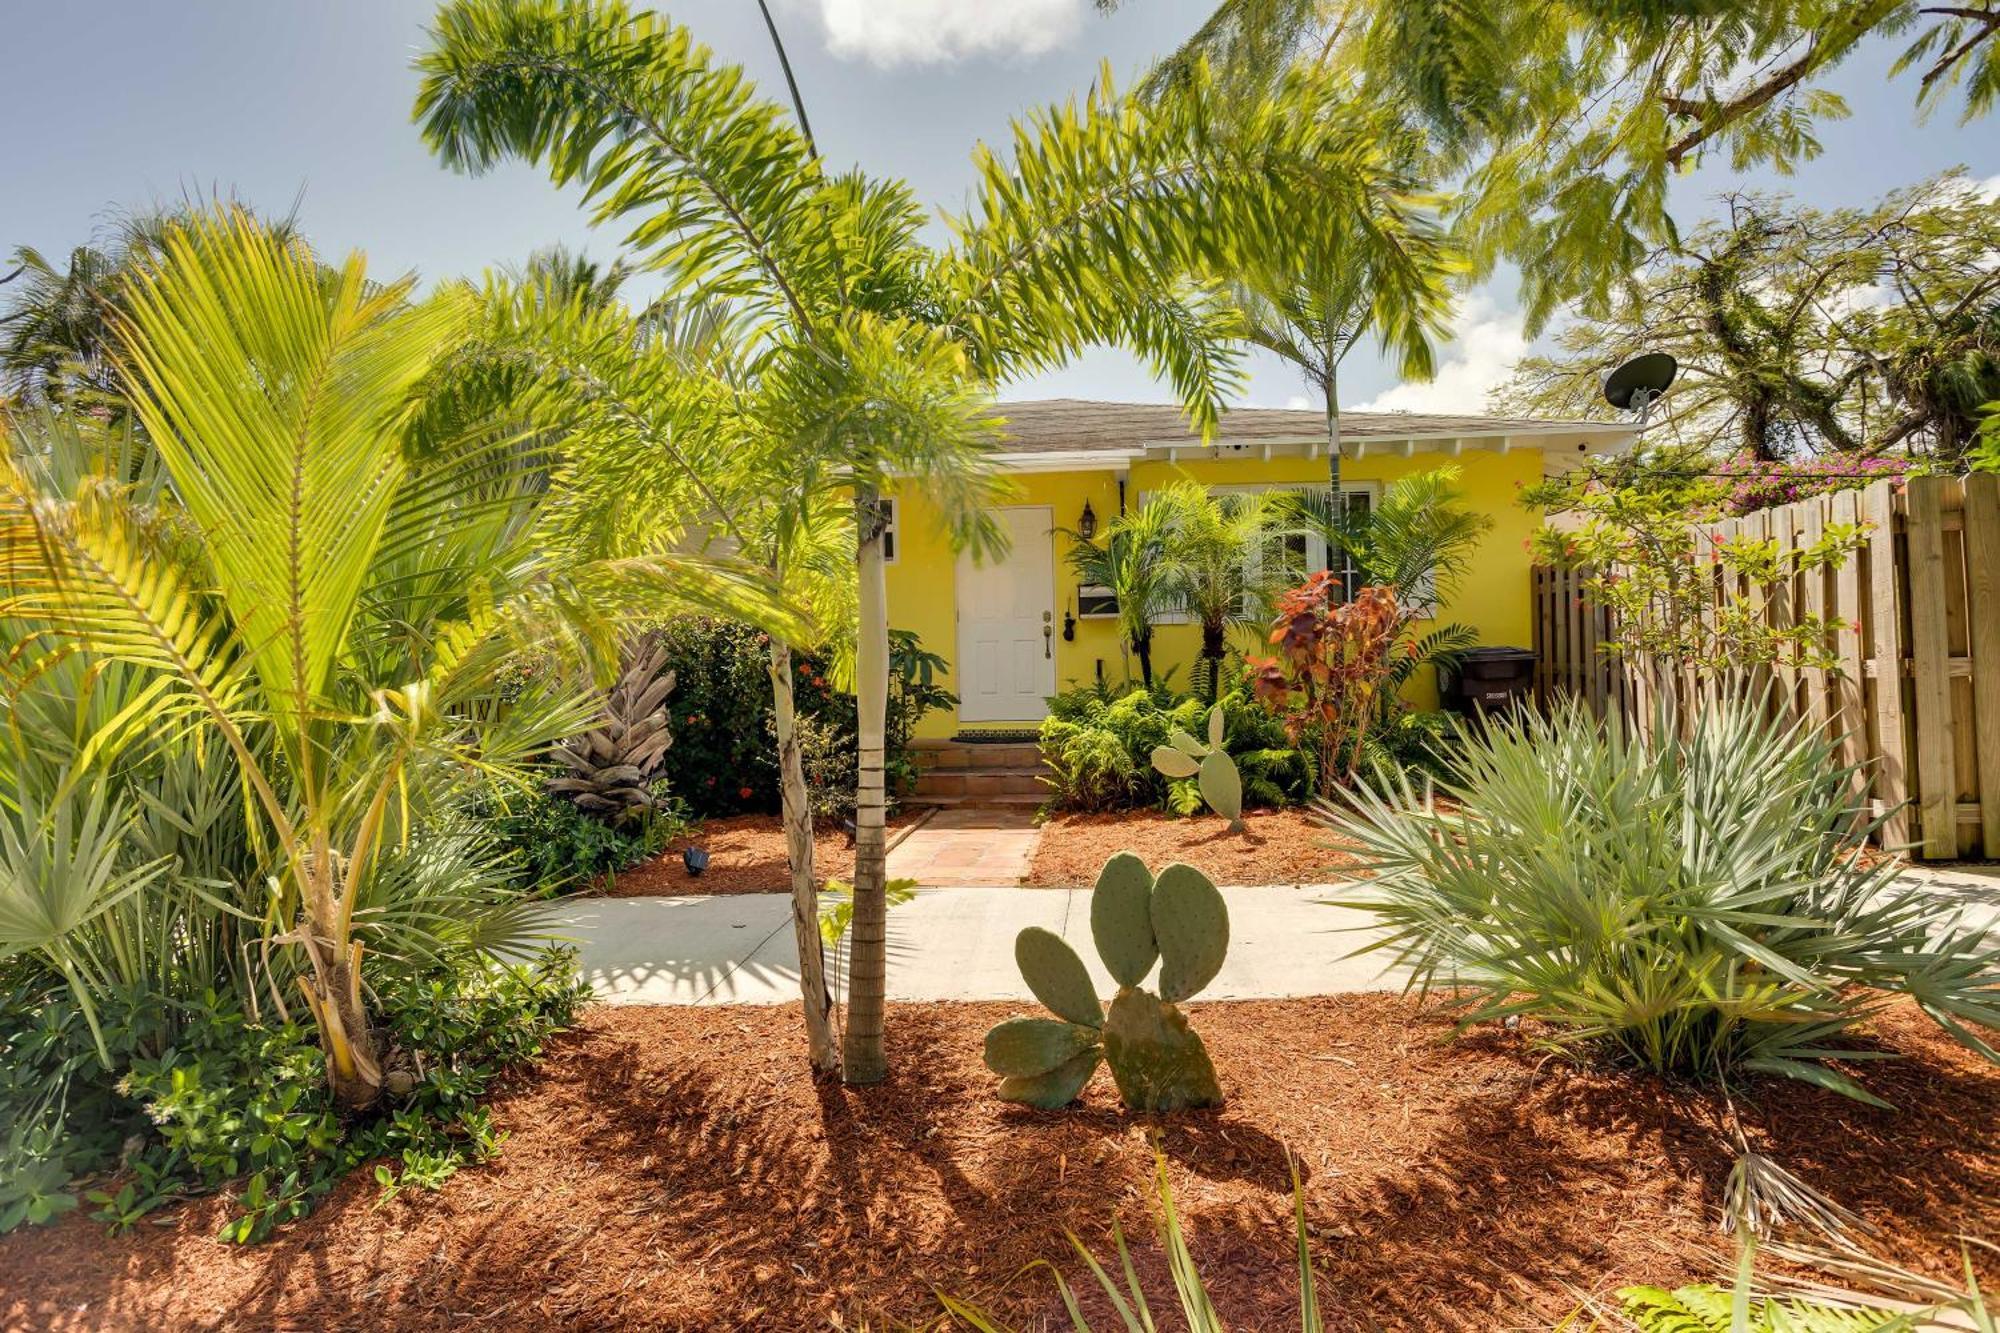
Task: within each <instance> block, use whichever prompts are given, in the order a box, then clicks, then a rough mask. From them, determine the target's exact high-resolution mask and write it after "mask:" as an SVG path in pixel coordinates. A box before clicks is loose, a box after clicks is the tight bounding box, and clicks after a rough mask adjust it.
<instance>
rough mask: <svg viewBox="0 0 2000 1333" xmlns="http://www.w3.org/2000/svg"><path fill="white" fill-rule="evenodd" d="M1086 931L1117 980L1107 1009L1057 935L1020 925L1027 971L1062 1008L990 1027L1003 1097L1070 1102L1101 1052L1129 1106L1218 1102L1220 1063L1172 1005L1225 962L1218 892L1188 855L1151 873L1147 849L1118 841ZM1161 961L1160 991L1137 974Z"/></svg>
mask: <svg viewBox="0 0 2000 1333" xmlns="http://www.w3.org/2000/svg"><path fill="white" fill-rule="evenodd" d="M1090 934H1091V938H1092V940H1094V941H1095V942H1096V945H1097V954H1098V957H1099V959H1100V960H1101V961H1102V962H1103V963H1104V966H1105V968H1106V969H1107V970H1108V971H1109V972H1110V973H1111V977H1112V980H1114V981H1116V982H1117V983H1118V993H1117V995H1116V996H1114V997H1113V999H1112V1001H1111V1008H1110V1011H1109V1012H1108V1013H1107V1012H1106V1010H1105V1008H1104V1006H1103V1004H1102V1003H1101V1002H1100V1001H1099V1000H1098V998H1097V991H1096V988H1095V987H1094V986H1093V985H1092V983H1091V980H1090V973H1089V971H1088V970H1087V969H1086V968H1085V967H1084V965H1083V960H1082V959H1081V958H1078V957H1077V956H1076V951H1075V950H1074V949H1072V948H1070V947H1069V945H1068V943H1066V942H1065V941H1064V940H1063V938H1062V937H1061V936H1060V935H1057V934H1056V933H1055V932H1054V931H1050V930H1044V929H1042V928H1041V927H1040V926H1030V927H1028V928H1027V929H1026V930H1023V931H1022V932H1021V933H1020V934H1019V935H1018V936H1017V937H1015V940H1014V960H1015V961H1016V962H1017V963H1019V964H1020V967H1021V976H1022V977H1023V979H1025V980H1026V981H1027V983H1028V988H1029V989H1030V990H1032V991H1033V992H1034V993H1035V998H1036V999H1038V1000H1040V1001H1041V1002H1042V1003H1043V1004H1044V1005H1046V1006H1047V1007H1048V1008H1049V1010H1050V1012H1052V1013H1054V1014H1055V1015H1056V1017H1055V1018H1010V1019H1008V1020H1007V1021H1005V1022H1003V1023H1000V1024H998V1025H997V1026H995V1027H994V1028H993V1029H992V1031H990V1032H988V1033H987V1034H986V1067H987V1068H988V1069H991V1070H992V1071H993V1072H994V1073H996V1074H998V1075H1000V1076H1001V1082H1000V1096H1001V1099H1002V1100H1004V1101H1010V1102H1022V1103H1025V1104H1027V1105H1029V1106H1035V1107H1040V1108H1041V1109H1043V1110H1055V1109H1057V1108H1059V1107H1063V1106H1067V1105H1068V1104H1069V1103H1071V1102H1073V1101H1075V1100H1076V1098H1077V1095H1078V1094H1079V1093H1081V1092H1082V1091H1083V1088H1084V1085H1085V1084H1086V1083H1088V1082H1089V1081H1090V1076H1091V1075H1092V1074H1093V1073H1095V1072H1096V1070H1097V1066H1098V1064H1099V1062H1100V1061H1101V1062H1103V1063H1105V1064H1108V1065H1109V1066H1110V1067H1111V1077H1112V1080H1113V1081H1114V1082H1116V1083H1117V1085H1118V1095H1119V1096H1120V1097H1121V1098H1122V1099H1123V1100H1124V1103H1125V1106H1126V1107H1127V1109H1129V1110H1133V1111H1144V1112H1160V1111H1179V1110H1184V1109H1186V1108H1188V1107H1194V1106H1216V1105H1219V1104H1220V1103H1221V1101H1222V1090H1221V1088H1220V1087H1218V1086H1217V1084H1216V1081H1215V1066H1214V1065H1213V1064H1211V1063H1210V1062H1209V1058H1208V1050H1207V1048H1206V1047H1204V1046H1203V1045H1202V1042H1201V1038H1200V1037H1199V1036H1197V1035H1196V1034H1195V1033H1194V1031H1193V1030H1192V1029H1190V1028H1189V1027H1188V1022H1187V1019H1186V1018H1185V1017H1184V1016H1183V1015H1182V1014H1181V1011H1180V1009H1179V1008H1178V1007H1177V1006H1178V1005H1179V1004H1180V1002H1181V1001H1183V1000H1185V999H1187V998H1188V997H1189V996H1191V995H1194V994H1196V993H1197V992H1198V991H1200V990H1201V989H1202V988H1203V987H1204V986H1206V985H1208V983H1209V982H1211V981H1213V980H1214V979H1215V974H1216V973H1217V972H1218V971H1220V970H1221V968H1222V960H1223V956H1224V955H1225V954H1226V953H1227V952H1228V950H1229V909H1228V907H1227V906H1226V905H1225V904H1224V903H1223V900H1222V894H1221V893H1220V892H1218V891H1217V890H1216V887H1215V885H1214V884H1213V883H1212V882H1211V881H1210V880H1209V878H1208V876H1206V875H1204V874H1202V873H1201V872H1200V871H1199V870H1196V869H1195V868H1194V867H1193V866H1188V865H1179V864H1176V865H1170V866H1168V867H1167V868H1166V869H1164V870H1162V871H1161V872H1160V874H1159V877H1158V878H1157V879H1156V878H1154V876H1153V873H1152V871H1150V870H1148V869H1147V868H1146V863H1145V862H1144V861H1141V860H1140V859H1139V858H1138V857H1137V856H1134V855H1133V854H1132V853H1131V852H1120V853H1118V855H1116V856H1114V857H1112V858H1111V859H1110V860H1109V861H1107V862H1105V863H1104V869H1103V870H1102V871H1101V872H1100V873H1099V874H1098V877H1097V887H1096V889H1095V890H1093V892H1092V893H1091V897H1090ZM1155 963H1158V964H1159V965H1160V979H1159V993H1158V994H1155V993H1153V992H1151V991H1148V990H1144V989H1142V988H1141V986H1140V983H1141V982H1143V981H1144V980H1145V979H1146V977H1147V976H1148V975H1149V974H1150V973H1151V972H1152V970H1153V965H1154V964H1155Z"/></svg>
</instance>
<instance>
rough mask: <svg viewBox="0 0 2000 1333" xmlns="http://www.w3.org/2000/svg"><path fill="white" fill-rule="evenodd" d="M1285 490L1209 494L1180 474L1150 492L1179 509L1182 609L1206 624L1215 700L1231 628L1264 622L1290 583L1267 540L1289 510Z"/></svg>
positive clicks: (1175, 557)
mask: <svg viewBox="0 0 2000 1333" xmlns="http://www.w3.org/2000/svg"><path fill="white" fill-rule="evenodd" d="M1291 499H1292V496H1291V495H1290V493H1289V492H1285V491H1257V492H1225V493H1224V494H1221V495H1210V494H1209V493H1208V492H1207V491H1206V490H1205V489H1204V488H1203V487H1202V486H1200V485H1199V484H1198V483H1195V482H1176V483H1175V484H1174V485H1172V486H1170V487H1168V488H1167V489H1166V490H1164V491H1162V492H1161V493H1160V494H1159V495H1157V496H1154V497H1153V498H1152V501H1151V503H1164V504H1165V505H1166V506H1167V507H1168V509H1169V511H1170V512H1171V513H1172V514H1173V520H1172V524H1173V531H1172V535H1171V536H1170V538H1169V540H1168V547H1169V550H1170V552H1171V555H1170V558H1169V560H1168V562H1167V565H1168V570H1169V573H1170V578H1171V580H1172V584H1173V588H1172V595H1173V598H1174V600H1175V601H1176V602H1178V603H1179V609H1180V610H1181V611H1183V612H1185V613H1186V614H1187V615H1188V616H1189V617H1191V618H1192V619H1193V620H1194V621H1195V622H1196V623H1197V624H1199V625H1200V626H1201V660H1202V661H1203V662H1204V663H1206V666H1205V667H1204V668H1203V671H1202V674H1203V676H1204V677H1205V679H1206V682H1207V690H1208V698H1209V702H1211V703H1213V702H1214V701H1215V698H1216V694H1217V692H1218V690H1219V689H1220V686H1221V681H1222V661H1223V658H1224V657H1225V656H1226V654H1227V652H1228V646H1229V631H1230V629H1231V628H1232V627H1235V626H1240V625H1262V624H1264V623H1266V622H1268V621H1269V619H1270V608H1271V603H1272V601H1273V599H1274V598H1275V597H1276V595H1277V593H1278V591H1279V590H1280V589H1281V588H1282V587H1283V586H1284V584H1285V573H1286V571H1285V570H1284V569H1283V567H1282V564H1281V562H1278V561H1275V560H1268V559H1266V558H1265V557H1266V555H1267V554H1268V552H1267V551H1266V547H1268V546H1269V545H1270V544H1271V539H1272V538H1273V537H1274V536H1275V535H1276V534H1277V532H1278V530H1279V527H1280V525H1281V523H1282V522H1283V520H1284V519H1285V517H1286V516H1287V515H1288V514H1289V513H1290V512H1291V503H1290V502H1291Z"/></svg>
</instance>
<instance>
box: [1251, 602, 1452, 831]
mask: <svg viewBox="0 0 2000 1333" xmlns="http://www.w3.org/2000/svg"><path fill="white" fill-rule="evenodd" d="M1402 625H1403V616H1402V613H1401V611H1400V610H1399V608H1398V607H1397V605H1396V594H1395V593H1394V592H1393V591H1391V590H1390V589H1388V588H1379V587H1369V588H1363V589H1361V591H1359V592H1358V593H1356V594H1355V595H1354V599H1353V600H1352V601H1345V602H1344V601H1342V600H1341V582H1340V576H1339V575H1338V574H1336V573H1334V572H1333V571H1331V570H1328V571H1323V572H1321V573H1318V574H1315V575H1313V576H1312V577H1311V578H1309V579H1307V580H1306V581H1305V582H1304V583H1303V584H1301V585H1299V586H1298V587H1296V588H1294V589H1292V590H1291V591H1290V592H1288V593H1286V594H1285V595H1284V596H1283V597H1282V598H1281V599H1279V602H1278V615H1277V619H1276V620H1274V621H1273V622H1272V626H1271V644H1272V646H1273V647H1274V648H1276V649H1277V655H1276V656H1275V657H1252V658H1250V659H1249V661H1248V665H1249V667H1250V679H1251V684H1252V686H1253V688H1254V689H1255V690H1256V692H1257V697H1258V699H1260V700H1262V701H1263V703H1264V705H1265V706H1266V707H1267V708H1269V709H1271V710H1272V711H1273V712H1275V713H1277V714H1279V715H1280V716H1282V717H1283V718H1284V722H1285V734H1286V735H1288V736H1289V737H1291V740H1292V744H1294V745H1301V744H1305V743H1307V741H1308V740H1310V741H1311V742H1313V743H1314V744H1315V745H1316V747H1317V749H1318V751H1319V792H1320V795H1322V796H1330V795H1332V793H1333V789H1334V787H1335V785H1336V784H1337V783H1344V782H1349V781H1352V780H1353V777H1354V770H1355V769H1356V767H1358V766H1359V764H1360V762H1361V751H1362V745H1363V743H1364V742H1365V741H1366V740H1367V738H1368V726H1369V723H1370V721H1371V720H1373V719H1374V718H1375V717H1376V716H1378V715H1379V714H1380V712H1381V708H1380V701H1381V695H1382V691H1383V690H1384V689H1386V688H1388V681H1389V677H1390V673H1391V668H1392V666H1393V664H1394V661H1395V651H1396V642H1397V636H1398V631H1400V630H1401V628H1402ZM1406 650H1407V651H1414V648H1413V647H1411V648H1408V649H1406Z"/></svg>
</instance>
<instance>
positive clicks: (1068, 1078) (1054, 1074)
mask: <svg viewBox="0 0 2000 1333" xmlns="http://www.w3.org/2000/svg"><path fill="white" fill-rule="evenodd" d="M1102 1058H1103V1053H1102V1052H1101V1051H1098V1050H1096V1049H1094V1048H1093V1049H1091V1050H1088V1051H1085V1052H1084V1053H1083V1054H1082V1055H1079V1056H1077V1057H1076V1058H1075V1059H1074V1060H1070V1061H1068V1062H1067V1063H1064V1064H1060V1065H1057V1066H1056V1067H1055V1068H1054V1069H1051V1070H1050V1071H1049V1072H1048V1073H1046V1074H1037V1075H1035V1076H1034V1077H1032V1078H1003V1079H1001V1080H1000V1100H1001V1101H1003V1102H1020V1103H1021V1104H1022V1105H1024V1106H1033V1107H1035V1108H1037V1109H1038V1110H1043V1111H1059V1110H1061V1109H1062V1108H1063V1107H1065V1106H1068V1105H1069V1104H1070V1103H1071V1102H1073V1101H1075V1100H1076V1099H1077V1095H1078V1094H1079V1093H1081V1092H1082V1091H1083V1085H1084V1084H1086V1083H1088V1082H1090V1076H1091V1075H1092V1074H1094V1073H1096V1072H1097V1062H1098V1061H1099V1060H1101V1059H1102Z"/></svg>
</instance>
